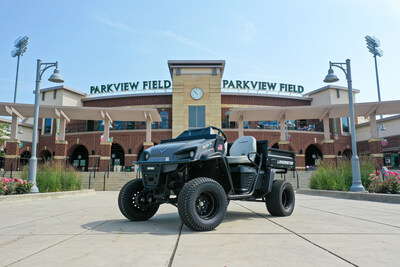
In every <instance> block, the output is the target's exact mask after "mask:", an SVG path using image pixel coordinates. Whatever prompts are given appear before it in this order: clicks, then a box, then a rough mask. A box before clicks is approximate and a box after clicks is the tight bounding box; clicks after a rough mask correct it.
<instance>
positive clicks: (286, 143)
mask: <svg viewBox="0 0 400 267" xmlns="http://www.w3.org/2000/svg"><path fill="white" fill-rule="evenodd" d="M289 144H290V142H289V141H279V142H278V145H279V149H282V150H287V151H289V150H290V146H289Z"/></svg>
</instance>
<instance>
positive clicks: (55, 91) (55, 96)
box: [53, 90, 57, 99]
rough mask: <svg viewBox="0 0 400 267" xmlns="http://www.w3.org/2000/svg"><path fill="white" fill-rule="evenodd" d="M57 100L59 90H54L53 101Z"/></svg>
mask: <svg viewBox="0 0 400 267" xmlns="http://www.w3.org/2000/svg"><path fill="white" fill-rule="evenodd" d="M56 98H57V90H54V93H53V99H56Z"/></svg>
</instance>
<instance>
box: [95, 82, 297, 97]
mask: <svg viewBox="0 0 400 267" xmlns="http://www.w3.org/2000/svg"><path fill="white" fill-rule="evenodd" d="M166 89H172V82H171V81H169V80H156V81H142V82H139V81H137V82H124V83H109V84H102V85H94V86H90V94H91V95H98V94H105V93H117V92H128V91H146V90H166ZM222 89H227V90H229V89H237V90H239V91H241V90H243V91H244V90H247V91H249V90H255V91H272V92H284V93H296V94H301V93H303V92H304V87H303V86H301V85H295V84H286V83H279V84H278V83H272V82H262V81H244V80H223V81H222Z"/></svg>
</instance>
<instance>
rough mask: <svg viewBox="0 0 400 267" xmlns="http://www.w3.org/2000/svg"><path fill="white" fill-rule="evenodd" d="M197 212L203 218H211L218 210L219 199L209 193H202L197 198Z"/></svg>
mask: <svg viewBox="0 0 400 267" xmlns="http://www.w3.org/2000/svg"><path fill="white" fill-rule="evenodd" d="M196 212H197V214H198V215H199V216H200V217H201V218H202V219H206V220H207V219H210V218H212V217H214V215H215V214H216V212H217V199H216V197H215V196H214V195H213V194H211V193H209V192H204V193H202V194H201V195H200V196H199V197H198V198H197V200H196Z"/></svg>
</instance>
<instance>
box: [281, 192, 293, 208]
mask: <svg viewBox="0 0 400 267" xmlns="http://www.w3.org/2000/svg"><path fill="white" fill-rule="evenodd" d="M282 205H283V208H284V209H285V210H287V209H289V208H290V206H291V205H292V194H291V193H290V191H289V189H287V188H285V189H284V190H283V192H282Z"/></svg>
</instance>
